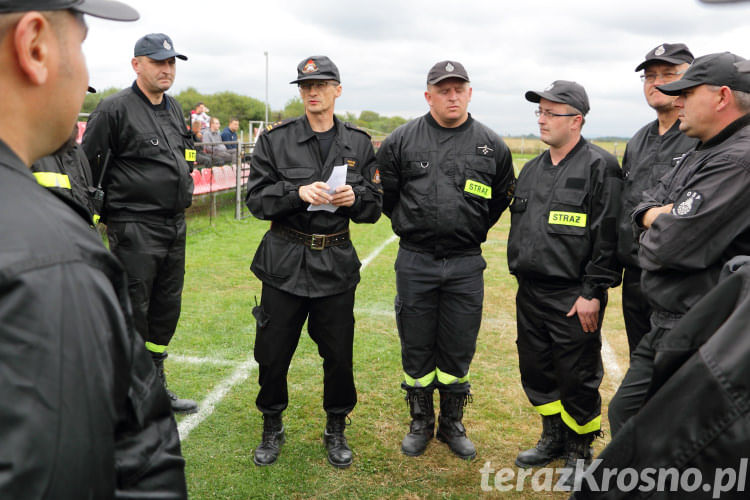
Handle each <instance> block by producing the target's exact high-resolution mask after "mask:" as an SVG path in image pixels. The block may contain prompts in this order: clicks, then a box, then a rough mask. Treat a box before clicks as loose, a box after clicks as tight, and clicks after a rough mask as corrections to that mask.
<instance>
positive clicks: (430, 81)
mask: <svg viewBox="0 0 750 500" xmlns="http://www.w3.org/2000/svg"><path fill="white" fill-rule="evenodd" d="M447 78H459V79H461V80H465V81H467V82H468V81H469V74H468V73H466V69H465V68H464V65H463V64H461V63H460V62H458V61H440V62H438V63H435V64H434V65H433V66H432V68H430V72H429V73H427V85H435V84H436V83H440V82H442V81H443V80H445V79H447Z"/></svg>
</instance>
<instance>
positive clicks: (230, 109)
mask: <svg viewBox="0 0 750 500" xmlns="http://www.w3.org/2000/svg"><path fill="white" fill-rule="evenodd" d="M175 98H176V99H177V101H178V102H179V103H180V105H181V106H182V111H183V114H184V115H185V116H186V117H189V116H190V111H191V110H192V109H194V108H195V105H196V104H197V103H198V102H203V103H204V104H205V105H206V107H208V109H209V113H208V114H209V115H210V116H215V117H217V118H218V119H219V120H220V121H221V124H222V126H226V125H227V122H228V120H229V118H230V117H232V116H235V117H237V118H238V119H239V120H240V127H241V128H242V130H245V131H246V130H247V122H248V121H249V120H262V119H263V118H264V117H265V105H264V104H263V103H262V102H261V101H259V100H258V99H255V98H253V97H248V96H244V95H240V94H237V93H236V92H229V91H224V92H218V93H216V94H201V93H200V92H198V91H197V90H196V89H194V88H193V87H188V88H187V89H185V90H183V91H182V92H180V93H179V94H177V95H176V96H175Z"/></svg>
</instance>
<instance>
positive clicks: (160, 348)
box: [146, 342, 167, 354]
mask: <svg viewBox="0 0 750 500" xmlns="http://www.w3.org/2000/svg"><path fill="white" fill-rule="evenodd" d="M146 349H147V350H148V351H149V352H154V353H156V354H163V353H164V352H166V350H167V346H165V345H159V344H154V343H153V342H146Z"/></svg>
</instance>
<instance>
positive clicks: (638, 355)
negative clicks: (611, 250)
mask: <svg viewBox="0 0 750 500" xmlns="http://www.w3.org/2000/svg"><path fill="white" fill-rule="evenodd" d="M669 331H670V329H668V328H664V327H659V326H654V327H653V328H652V329H651V331H649V332H648V333H647V334H646V335H644V336H643V338H642V339H641V341H640V342H639V343H638V346H637V347H636V348H635V350H634V351H633V353H632V354H631V355H630V368H628V371H627V373H625V377H624V378H623V379H622V383H621V384H620V387H618V388H617V392H616V393H615V395H614V397H613V398H612V400H611V401H610V402H609V428H610V431H611V432H612V437H614V436H615V435H616V434H617V433H618V432H619V431H620V429H622V426H623V425H625V422H627V421H628V419H630V417H632V416H633V415H635V414H636V413H638V411H639V410H640V409H641V407H642V406H643V404H644V403H645V402H646V395H647V394H648V390H649V387H650V386H651V379H652V378H653V374H654V358H655V357H656V344H657V343H658V342H659V340H661V338H662V337H663V336H664V334H666V333H667V332H669Z"/></svg>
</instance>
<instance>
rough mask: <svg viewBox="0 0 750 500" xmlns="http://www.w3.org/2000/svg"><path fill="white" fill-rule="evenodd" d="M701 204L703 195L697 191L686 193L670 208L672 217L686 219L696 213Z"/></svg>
mask: <svg viewBox="0 0 750 500" xmlns="http://www.w3.org/2000/svg"><path fill="white" fill-rule="evenodd" d="M701 203H703V195H702V194H700V193H699V192H698V191H686V192H685V194H683V195H682V196H681V197H680V199H679V200H677V202H676V203H675V204H674V206H673V207H672V215H676V216H677V217H687V216H688V215H695V214H696V213H698V208H699V207H700V206H701Z"/></svg>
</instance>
